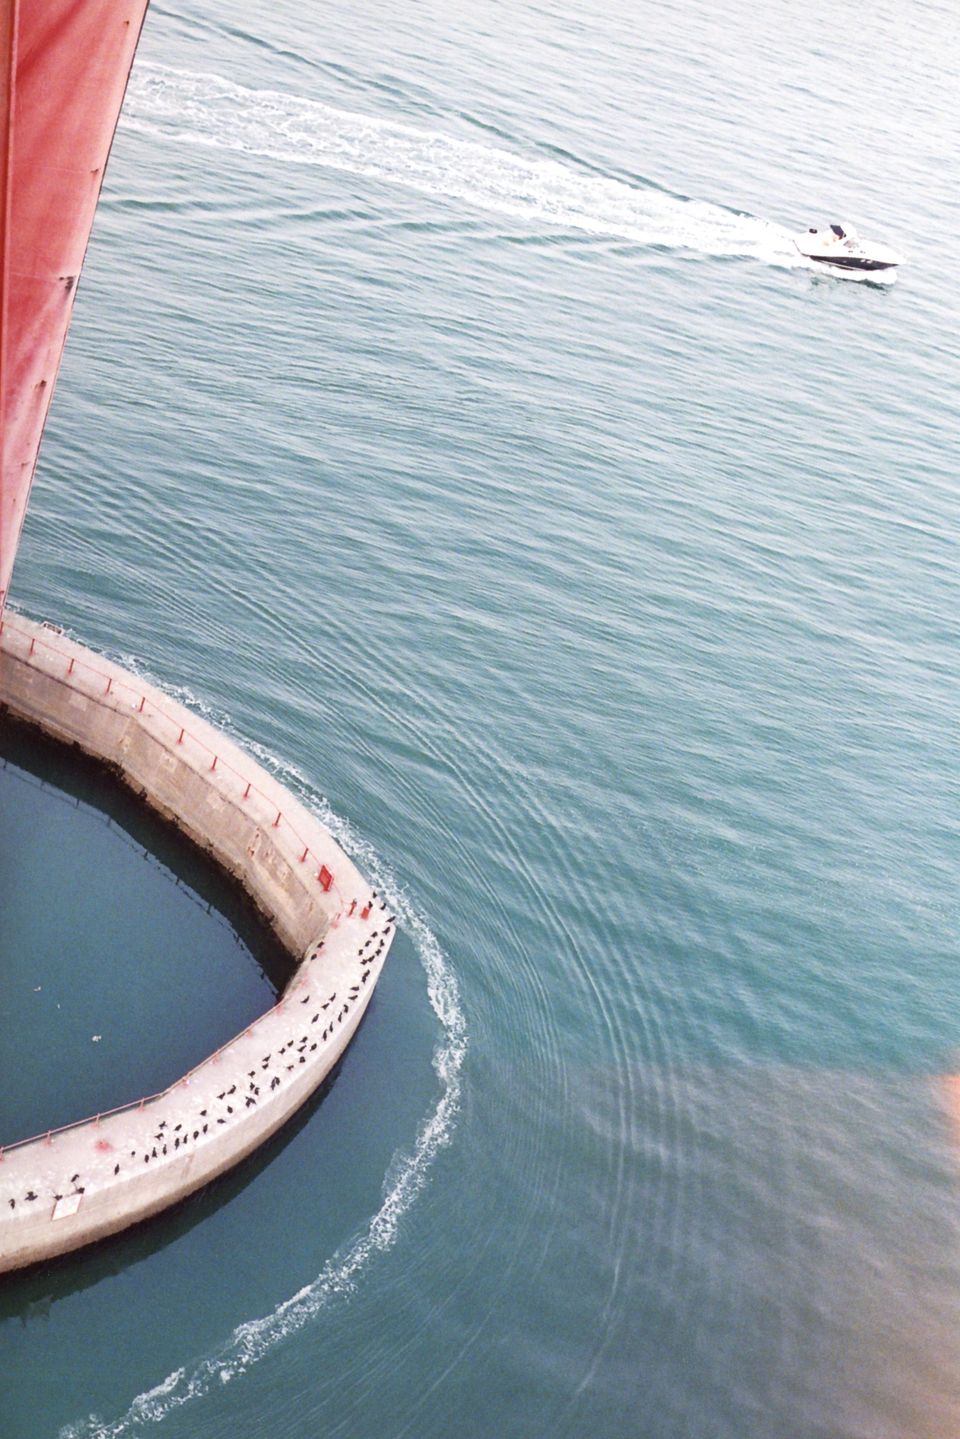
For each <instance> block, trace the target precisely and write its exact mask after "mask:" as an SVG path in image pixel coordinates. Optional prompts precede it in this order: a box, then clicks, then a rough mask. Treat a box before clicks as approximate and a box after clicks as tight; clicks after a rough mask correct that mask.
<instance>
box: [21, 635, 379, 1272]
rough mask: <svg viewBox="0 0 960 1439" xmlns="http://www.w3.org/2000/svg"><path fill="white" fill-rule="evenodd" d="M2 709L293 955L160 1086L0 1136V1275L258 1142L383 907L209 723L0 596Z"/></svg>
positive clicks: (164, 1199)
mask: <svg viewBox="0 0 960 1439" xmlns="http://www.w3.org/2000/svg"><path fill="white" fill-rule="evenodd" d="M0 706H3V707H4V708H5V709H6V710H8V711H9V712H10V713H11V714H13V715H15V716H16V717H17V718H19V719H21V720H24V721H27V722H28V723H30V724H33V725H36V726H38V727H39V728H40V729H42V730H44V731H45V732H46V733H48V734H50V735H52V736H54V737H55V738H57V739H60V740H65V741H67V742H69V743H73V744H76V745H77V746H79V747H80V748H81V749H82V750H84V751H85V752H86V753H87V754H89V755H92V756H94V757H95V758H97V759H99V760H102V761H103V762H104V763H106V764H107V765H109V766H110V767H111V768H112V769H114V770H115V771H116V773H118V774H119V775H120V776H121V777H122V778H123V779H124V781H125V782H126V783H127V784H128V785H130V787H131V788H132V789H134V790H135V791H136V792H137V793H138V794H140V795H141V796H142V798H143V799H144V800H145V801H146V803H147V804H149V805H150V806H151V807H152V808H153V809H155V810H157V811H158V812H159V813H160V814H162V815H163V816H165V817H166V818H167V819H169V820H171V821H172V822H173V823H175V824H176V825H177V826H178V827H179V828H180V829H181V830H183V831H184V833H186V834H187V835H189V836H190V838H191V839H193V840H194V841H195V842H196V843H197V844H198V845H199V846H201V847H202V848H203V849H204V850H206V851H207V852H208V853H209V854H210V855H211V857H212V858H213V859H214V860H215V861H216V862H217V863H218V864H220V865H221V866H222V868H223V869H225V870H226V871H227V872H228V873H229V874H231V875H233V876H235V878H236V879H238V880H239V881H240V883H241V884H242V885H243V887H244V889H245V890H246V891H247V893H248V894H249V895H250V897H251V899H252V900H253V902H254V903H255V905H256V906H257V908H258V909H259V910H260V912H261V913H262V915H263V916H264V918H265V919H266V920H267V922H268V923H269V924H270V925H271V926H272V928H273V929H274V931H275V932H276V934H277V936H278V937H279V939H280V940H281V942H282V943H283V944H284V945H285V946H286V948H287V949H289V950H290V951H291V953H292V954H293V955H294V956H295V958H296V959H297V960H298V966H297V968H296V970H295V972H294V974H293V977H292V978H291V980H290V982H289V984H288V985H287V988H286V990H285V991H284V993H283V996H282V998H281V999H280V1002H279V1003H278V1004H277V1005H276V1006H275V1007H274V1008H273V1009H271V1010H269V1011H268V1012H267V1013H266V1014H264V1015H262V1016H261V1017H260V1018H259V1019H258V1020H256V1021H255V1022H254V1023H253V1024H251V1025H250V1026H249V1027H248V1028H247V1029H246V1030H244V1032H243V1033H242V1034H239V1035H237V1036H236V1038H234V1039H232V1040H231V1041H230V1042H229V1043H228V1044H226V1045H224V1047H223V1048H222V1049H220V1050H218V1051H217V1053H216V1054H214V1055H211V1056H210V1058H209V1059H207V1060H205V1061H204V1062H203V1063H202V1064H200V1065H198V1066H197V1068H196V1069H194V1070H192V1071H191V1072H190V1073H189V1074H187V1075H184V1076H183V1077H182V1078H181V1079H179V1080H177V1081H176V1082H175V1083H174V1084H172V1085H171V1086H170V1088H169V1089H167V1090H165V1091H164V1092H163V1093H162V1094H157V1095H154V1096H152V1097H151V1098H149V1099H143V1100H139V1101H134V1102H133V1103H132V1104H128V1105H125V1106H123V1107H121V1108H120V1109H118V1110H114V1111H112V1112H111V1113H110V1114H104V1115H97V1116H96V1117H94V1118H90V1119H87V1120H83V1121H80V1122H78V1123H76V1124H73V1125H70V1126H68V1127H66V1128H64V1129H61V1130H58V1131H55V1132H51V1133H49V1134H43V1135H38V1136H36V1137H34V1138H32V1139H28V1140H21V1141H18V1142H16V1143H13V1144H10V1143H8V1144H7V1145H6V1147H3V1148H0V1272H3V1271H6V1270H10V1269H17V1268H20V1267H22V1266H24V1265H26V1264H32V1263H35V1262H36V1261H38V1260H41V1259H48V1258H51V1257H52V1256H54V1255H57V1254H63V1253H65V1252H67V1251H68V1250H71V1249H77V1248H79V1247H80V1246H81V1245H84V1244H89V1243H92V1242H93V1241H94V1240H97V1239H101V1238H103V1237H104V1236H106V1235H108V1234H113V1233H115V1232H116V1231H118V1230H120V1229H124V1228H126V1227H127V1226H128V1225H130V1224H134V1223H136V1222H137V1221H138V1220H141V1219H145V1218H147V1217H148V1216H149V1215H151V1214H156V1213H158V1212H159V1211H160V1210H162V1209H165V1208H167V1206H168V1205H171V1204H175V1203H176V1202H177V1201H178V1200H180V1199H183V1198H184V1197H185V1196H186V1195H188V1194H190V1193H192V1192H193V1191H194V1190H196V1189H199V1188H200V1187H201V1186H202V1185H204V1184H207V1183H208V1182H209V1181H210V1180H211V1179H214V1178H215V1177H216V1176H217V1175H218V1174H222V1173H223V1172H224V1171H225V1170H227V1169H229V1168H231V1166H233V1165H234V1164H237V1163H238V1162H239V1161H240V1160H241V1159H243V1158H245V1157H246V1155H248V1154H250V1153H251V1152H252V1151H253V1150H254V1149H256V1148H257V1147H258V1145H260V1144H262V1143H263V1142H264V1140H266V1139H267V1138H269V1136H270V1135H271V1134H273V1133H274V1132H275V1131H276V1130H277V1129H279V1128H280V1126H281V1125H282V1124H284V1122H285V1121H286V1120H287V1119H289V1118H290V1116H291V1115H292V1114H293V1113H294V1112H295V1110H297V1109H298V1108H299V1107H300V1105H301V1104H303V1102H304V1101H305V1100H306V1099H307V1098H308V1097H309V1096H310V1095H311V1094H312V1093H313V1092H314V1090H315V1089H316V1088H317V1086H318V1085H319V1084H320V1083H321V1082H322V1081H323V1079H324V1078H325V1077H326V1076H327V1075H328V1074H329V1073H330V1071H331V1069H332V1068H333V1067H334V1065H335V1064H336V1063H337V1061H338V1060H339V1059H340V1057H341V1055H342V1054H343V1052H344V1050H345V1049H346V1047H347V1045H348V1044H349V1042H350V1039H351V1038H352V1036H353V1034H354V1033H355V1031H356V1028H357V1025H358V1024H359V1022H360V1019H361V1016H362V1015H363V1012H364V1010H365V1009H366V1007H367V1004H368V1003H369V1000H370V996H371V994H372V993H373V989H374V986H375V984H376V982H377V979H378V978H379V975H380V971H381V969H382V967H383V963H384V960H385V959H386V956H387V953H388V951H389V948H390V943H391V941H392V938H393V934H394V921H393V917H392V916H390V915H388V914H387V912H386V909H385V907H384V905H383V904H382V903H381V902H380V901H379V900H378V899H377V897H376V895H375V894H374V893H373V891H371V889H370V887H369V886H368V885H367V883H366V881H365V880H364V879H363V877H362V876H361V874H360V873H359V871H358V870H357V869H356V867H355V866H354V865H353V864H352V863H351V861H350V860H349V859H348V858H347V856H346V855H345V854H344V853H343V851H342V850H341V849H340V848H339V846H338V845H337V844H336V842H335V840H334V839H333V838H332V836H331V835H330V834H329V832H328V831H327V830H326V829H325V828H324V826H323V825H322V824H321V823H320V822H319V820H317V819H316V818H314V817H313V816H312V815H311V814H310V813H309V812H308V811H307V810H306V809H305V808H304V807H303V806H302V805H301V804H300V803H299V802H298V801H297V800H296V799H295V798H294V797H293V796H292V795H291V794H290V793H289V791H288V790H286V789H284V787H283V786H282V785H281V784H279V783H278V781H277V780H275V779H274V778H273V777H272V776H271V775H269V774H268V773H267V772H266V771H265V770H264V769H262V768H261V766H259V765H258V764H257V763H256V762H255V761H254V760H252V759H251V758H250V756H249V755H247V754H245V753H244V752H243V751H242V750H241V749H240V748H239V747H238V746H236V745H234V744H232V743H231V742H230V741H229V740H228V739H226V738H225V737H224V736H223V735H222V734H221V733H220V732H219V731H218V730H217V729H215V728H214V727H213V726H212V725H209V724H207V723H206V722H205V721H204V720H202V719H200V718H198V717H197V716H196V715H195V714H193V713H192V712H191V711H189V710H187V709H185V708H184V707H183V706H182V705H180V704H178V703H177V702H176V700H173V699H171V698H170V697H169V696H168V695H166V694H164V693H163V692H162V691H161V690H158V689H157V688H156V687H155V686H153V685H150V684H148V683H146V682H145V681H143V680H141V679H139V678H137V677H136V676H134V675H132V674H130V673H129V672H128V671H126V670H124V669H122V668H121V667H120V666H119V665H115V664H112V663H111V662H110V661H109V660H105V659H103V658H102V657H101V656H99V655H95V654H93V653H92V652H91V651H89V650H87V649H85V648H84V647H83V646H82V645H78V644H76V643H75V642H74V641H72V640H69V639H67V638H66V637H65V636H63V635H62V634H60V633H59V632H58V631H56V630H55V629H52V628H51V627H49V626H45V625H39V624H36V623H34V622H33V621H30V620H27V619H25V618H23V616H21V615H16V614H11V613H10V611H9V610H8V611H7V613H6V615H5V616H4V618H3V621H2V623H0ZM4 1138H7V1136H0V1141H2V1140H3V1139H4Z"/></svg>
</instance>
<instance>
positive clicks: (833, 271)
mask: <svg viewBox="0 0 960 1439" xmlns="http://www.w3.org/2000/svg"><path fill="white" fill-rule="evenodd" d="M794 244H795V245H796V247H797V249H798V250H799V251H800V253H801V255H803V256H804V257H805V258H806V259H808V260H809V261H810V263H811V265H812V267H813V269H814V270H817V271H818V272H822V273H823V274H824V275H837V276H839V277H840V278H841V279H844V280H869V281H871V282H872V283H873V284H875V285H892V284H893V282H894V280H895V279H896V278H897V266H898V265H901V264H902V263H903V261H902V260H901V258H900V256H899V255H895V254H894V253H893V251H892V250H885V249H883V248H882V247H881V246H880V245H871V244H866V243H865V242H864V241H863V240H861V239H860V238H859V236H858V235H857V233H856V231H855V230H854V229H853V227H852V226H851V225H827V226H826V227H825V228H824V229H822V230H815V229H810V230H807V232H806V234H804V235H798V236H797V237H796V239H795V241H794Z"/></svg>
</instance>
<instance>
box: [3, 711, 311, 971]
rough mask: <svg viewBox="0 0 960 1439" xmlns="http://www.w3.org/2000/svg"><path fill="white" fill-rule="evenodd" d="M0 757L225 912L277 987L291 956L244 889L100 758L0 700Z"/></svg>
mask: <svg viewBox="0 0 960 1439" xmlns="http://www.w3.org/2000/svg"><path fill="white" fill-rule="evenodd" d="M4 764H9V765H13V766H14V767H15V768H16V769H18V770H20V771H21V772H22V773H23V774H24V775H27V776H29V777H30V778H31V779H33V780H34V781H36V782H37V783H38V784H40V785H42V786H44V787H45V788H47V789H54V790H57V791H59V793H60V794H61V795H62V796H65V797H66V798H68V799H71V800H73V801H74V803H75V805H76V806H78V807H81V806H82V807H84V808H86V809H88V810H95V811H97V812H98V813H100V814H102V815H103V817H104V818H105V819H106V820H107V821H109V822H110V823H111V824H113V825H114V826H116V827H117V828H118V829H120V830H122V831H123V833H124V834H125V835H127V836H128V838H129V839H130V840H131V841H132V842H133V843H134V844H135V845H137V846H138V847H139V848H140V849H142V850H144V851H146V852H147V853H148V854H149V855H150V856H151V857H152V858H153V859H154V860H155V861H156V862H157V863H158V864H159V865H161V866H162V867H163V868H164V869H165V870H167V871H168V873H169V874H170V875H171V876H172V878H173V880H174V882H175V883H176V884H177V886H178V887H180V888H182V889H183V890H184V891H185V892H187V893H188V894H189V895H190V897H191V898H194V899H195V901H197V902H199V903H200V904H201V905H202V906H203V907H205V908H206V909H207V910H208V911H216V912H217V913H218V914H220V915H221V916H222V917H223V918H224V919H225V920H226V922H227V923H228V924H229V926H230V928H231V929H232V930H233V931H234V933H235V934H236V936H237V938H238V939H239V940H240V941H241V943H242V944H243V945H245V946H246V948H247V949H248V950H249V951H250V954H251V955H252V956H253V958H254V960H255V961H256V963H257V965H258V966H259V967H260V970H261V971H262V973H263V975H264V978H265V979H266V980H267V982H268V984H269V985H270V986H271V988H272V989H273V991H274V992H275V993H276V994H278V995H279V993H280V991H281V990H282V989H283V988H284V986H285V985H286V983H287V981H288V980H289V978H290V975H291V973H292V971H293V963H292V961H291V958H290V955H289V954H288V953H287V951H286V950H285V949H284V948H283V946H282V945H281V944H280V942H279V940H278V939H277V938H276V936H275V935H274V934H273V933H272V931H271V929H270V927H269V925H268V924H267V922H266V920H265V919H264V918H263V916H262V915H261V914H260V913H259V911H258V910H257V909H256V907H255V905H254V903H253V901H252V900H251V898H250V896H249V895H248V894H247V893H246V891H245V890H244V889H243V888H242V886H241V885H240V884H239V882H238V881H237V880H235V879H233V877H232V876H230V875H228V874H226V873H225V872H224V871H223V870H221V869H219V868H218V867H217V865H215V864H214V862H213V861H212V860H211V859H210V858H209V857H208V856H206V855H205V854H204V853H203V852H202V850H200V849H199V848H198V847H197V846H196V845H195V844H193V842H192V841H191V840H189V839H188V838H187V837H186V836H185V835H184V834H182V833H181V832H180V830H178V829H177V827H176V825H174V824H173V823H172V822H171V821H169V820H166V819H164V818H162V816H160V815H159V814H157V813H156V812H155V811H154V810H151V809H149V808H148V807H147V805H146V804H145V803H144V802H143V801H142V800H141V799H139V798H138V797H137V796H136V795H135V794H133V793H132V791H131V790H130V789H129V788H128V787H127V786H126V785H125V784H124V783H123V781H122V780H121V779H119V777H118V776H117V775H116V774H115V773H114V772H113V771H112V770H111V769H110V768H109V767H108V766H106V765H104V764H101V763H99V762H98V761H97V760H95V759H92V758H91V757H90V756H89V755H86V754H84V753H83V752H82V750H80V749H78V748H76V747H75V746H73V745H70V744H66V743H62V742H61V741H59V740H55V739H51V738H50V737H49V736H48V735H45V734H43V733H42V732H41V731H39V730H37V729H35V728H34V727H33V726H32V725H28V724H25V723H23V722H22V721H21V720H18V719H16V718H14V717H13V716H12V715H10V714H9V713H8V712H6V711H5V710H4V709H3V708H2V706H0V766H3V765H4Z"/></svg>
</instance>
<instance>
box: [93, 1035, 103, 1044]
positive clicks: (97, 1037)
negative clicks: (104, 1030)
mask: <svg viewBox="0 0 960 1439" xmlns="http://www.w3.org/2000/svg"><path fill="white" fill-rule="evenodd" d="M90 1038H91V1039H92V1040H93V1042H94V1044H99V1043H100V1041H101V1039H102V1038H103V1035H102V1034H91V1036H90Z"/></svg>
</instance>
